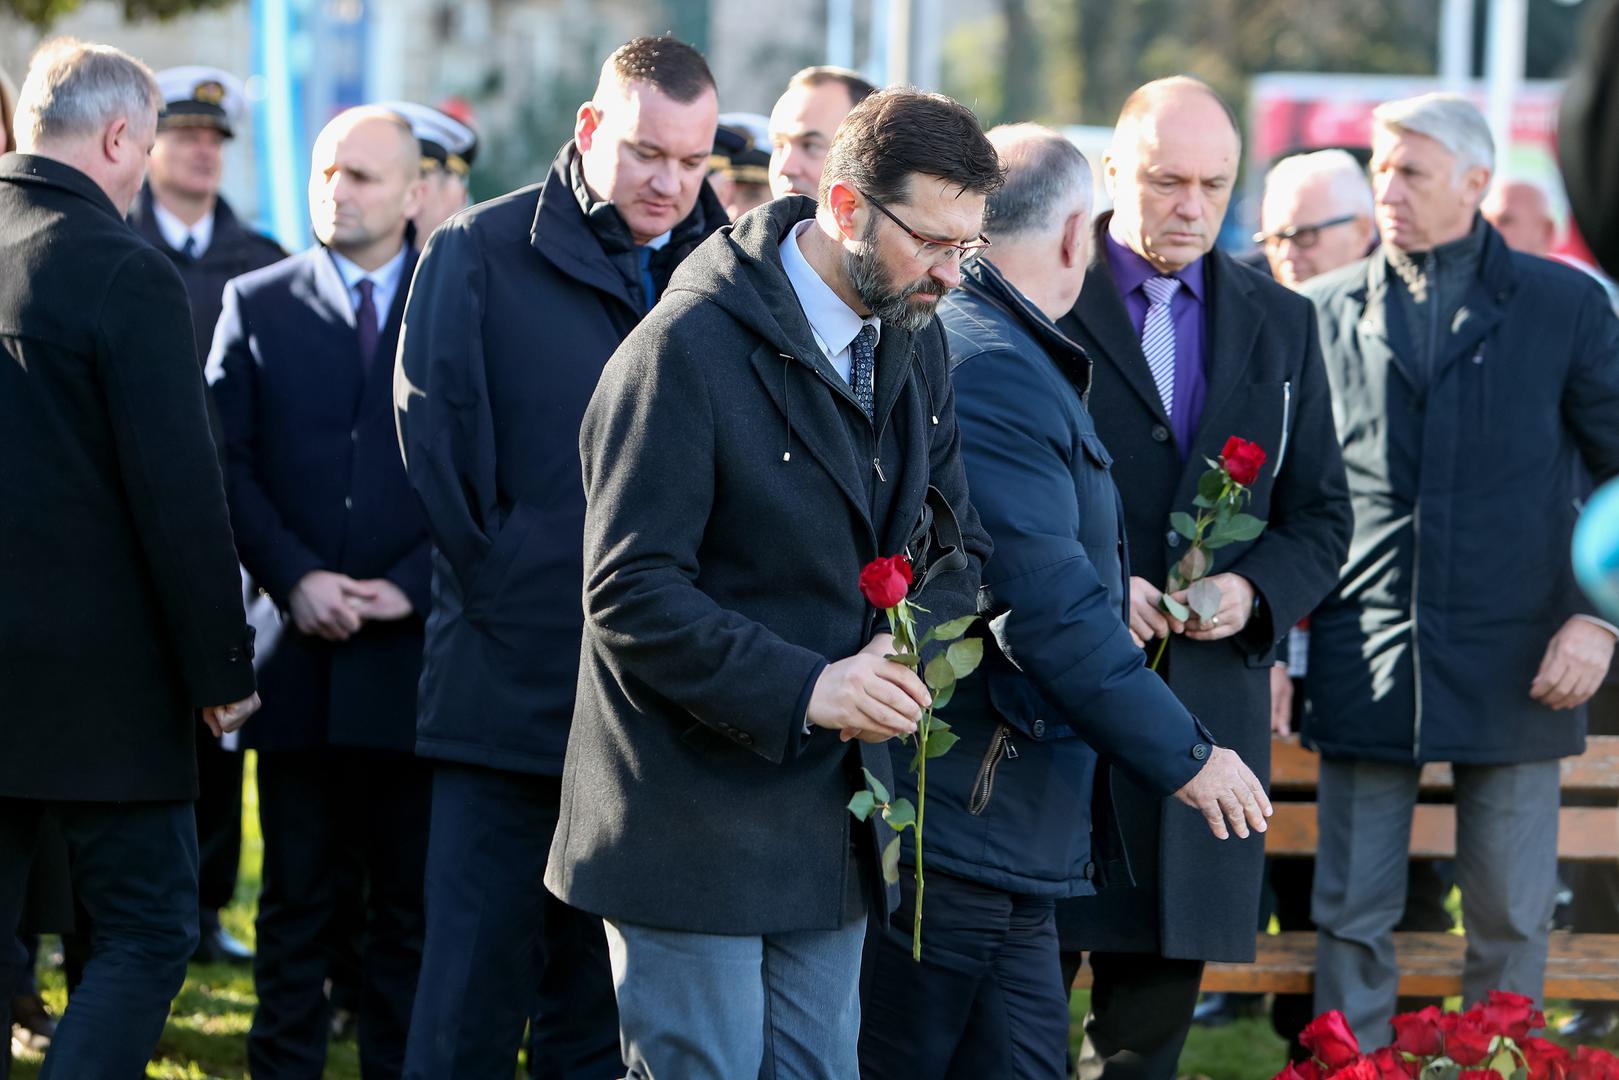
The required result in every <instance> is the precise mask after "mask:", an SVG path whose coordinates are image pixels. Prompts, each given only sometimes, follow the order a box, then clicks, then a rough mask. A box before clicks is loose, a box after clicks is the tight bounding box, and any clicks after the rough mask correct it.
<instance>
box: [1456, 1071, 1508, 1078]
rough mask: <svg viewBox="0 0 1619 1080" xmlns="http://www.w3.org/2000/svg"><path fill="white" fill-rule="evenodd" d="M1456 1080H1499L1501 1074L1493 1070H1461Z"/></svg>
mask: <svg viewBox="0 0 1619 1080" xmlns="http://www.w3.org/2000/svg"><path fill="white" fill-rule="evenodd" d="M1456 1080H1501V1074H1500V1073H1498V1072H1496V1071H1495V1070H1494V1069H1463V1070H1462V1071H1461V1072H1459V1073H1457V1074H1456Z"/></svg>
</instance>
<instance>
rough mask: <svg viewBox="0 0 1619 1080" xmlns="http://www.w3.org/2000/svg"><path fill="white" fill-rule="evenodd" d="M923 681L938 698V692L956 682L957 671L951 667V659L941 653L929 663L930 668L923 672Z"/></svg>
mask: <svg viewBox="0 0 1619 1080" xmlns="http://www.w3.org/2000/svg"><path fill="white" fill-rule="evenodd" d="M922 681H923V682H925V683H927V684H928V689H929V690H932V691H933V692H934V696H935V697H937V696H938V692H939V691H940V690H943V689H944V688H945V687H947V686H952V685H954V684H955V681H956V669H955V668H954V667H952V666H951V664H950V658H949V656H947V655H946V654H944V653H940V654H939V655H938V656H935V657H934V658H933V659H932V660H929V661H928V666H927V667H926V668H925V669H924V670H923V672H922Z"/></svg>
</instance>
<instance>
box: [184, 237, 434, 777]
mask: <svg viewBox="0 0 1619 1080" xmlns="http://www.w3.org/2000/svg"><path fill="white" fill-rule="evenodd" d="M415 262H416V256H415V253H414V252H411V253H409V254H408V255H407V257H406V264H405V268H404V271H403V276H402V277H401V279H400V285H399V289H398V291H397V292H396V293H395V295H394V300H393V304H392V306H391V308H390V310H389V312H388V319H387V323H386V325H385V326H384V328H383V333H382V338H381V340H380V341H379V343H378V345H377V353H376V359H375V360H374V361H373V362H372V364H371V367H370V370H369V371H368V372H367V371H364V370H362V366H361V362H360V354H359V342H358V339H357V336H356V333H355V329H354V312H353V307H352V305H351V304H350V302H349V294H348V289H347V287H346V286H345V285H344V284H343V279H342V276H341V275H340V274H339V273H338V270H337V265H336V264H335V263H334V262H333V261H332V259H331V256H330V255H329V254H328V253H327V252H326V250H325V249H324V248H321V247H314V248H311V249H309V250H308V251H304V252H302V253H300V254H297V255H293V256H291V257H289V258H286V259H283V260H282V261H280V262H278V263H275V264H274V265H271V266H267V267H265V268H264V269H262V270H256V271H254V272H252V273H250V274H244V275H243V276H242V277H239V278H236V279H235V280H233V281H231V282H230V284H229V285H227V286H226V288H225V303H224V311H223V313H222V314H221V315H220V319H219V326H218V327H217V329H216V330H215V333H214V343H213V349H212V351H211V352H210V355H209V359H208V364H209V370H210V371H215V372H220V373H221V374H219V377H218V379H217V381H216V383H215V385H214V394H215V397H216V399H217V401H218V403H219V412H220V418H221V420H222V421H223V423H224V428H225V488H226V495H227V498H228V500H229V502H230V512H231V524H232V526H233V527H234V528H235V531H236V541H237V548H238V550H239V552H240V554H241V559H242V565H243V566H244V567H246V569H247V572H248V573H249V574H251V575H252V577H253V579H254V580H255V581H257V582H258V583H259V584H260V585H261V587H262V588H264V589H265V591H267V592H268V593H269V594H270V597H271V598H272V599H273V600H274V601H275V602H276V604H277V606H279V607H280V608H281V609H282V610H283V611H285V610H286V608H287V605H288V600H289V597H290V596H291V593H292V590H293V588H294V587H295V586H296V585H297V584H298V582H299V580H300V579H301V578H302V577H303V576H304V575H305V574H307V573H309V572H310V571H311V570H331V571H336V572H338V573H342V574H347V575H349V576H350V577H352V578H356V579H366V578H387V579H388V580H389V581H391V582H393V583H394V584H395V585H397V586H399V588H400V589H401V590H402V591H403V592H404V593H405V595H406V596H407V597H409V598H410V602H411V606H412V608H414V612H413V613H412V614H411V615H410V616H408V617H407V618H405V619H402V620H400V621H398V622H382V623H367V624H366V625H365V626H363V627H362V628H361V630H360V631H359V633H357V634H356V635H354V636H353V637H351V638H350V639H349V640H348V641H345V642H341V643H334V642H329V641H326V640H324V639H321V638H318V637H313V636H309V635H305V634H301V633H299V632H298V631H297V629H296V628H295V627H294V626H293V625H292V624H291V621H290V620H289V621H288V624H287V627H286V631H285V633H284V634H283V635H282V637H281V640H280V641H279V643H278V644H277V646H276V648H275V651H274V653H273V654H272V655H271V656H270V657H269V658H268V659H266V660H264V661H263V663H262V666H261V668H260V673H259V681H260V687H261V690H262V692H263V697H264V709H263V713H262V715H261V716H260V717H258V718H257V721H256V722H255V723H254V725H253V727H252V731H251V732H250V733H249V739H248V741H249V744H250V745H252V746H256V747H258V748H260V749H267V750H292V749H308V748H311V747H315V746H321V745H325V744H328V743H329V744H332V745H340V746H368V747H379V748H387V749H397V750H403V751H410V750H411V749H412V748H413V746H414V743H415V726H416V683H417V680H418V678H419V676H420V672H421V655H422V627H423V618H424V616H425V613H426V612H427V610H428V608H429V603H430V600H429V579H430V574H431V568H430V562H429V558H430V556H429V544H428V537H427V525H426V521H425V520H424V518H423V516H422V511H421V507H420V504H419V503H418V501H417V499H416V496H415V494H414V493H413V492H412V491H411V489H410V485H409V483H408V482H407V481H406V478H405V469H404V465H403V463H402V462H401V460H400V456H399V442H398V436H397V434H396V432H395V430H394V419H393V409H392V406H391V404H390V398H391V394H390V386H391V382H392V377H393V370H392V364H391V363H390V362H389V361H390V359H391V358H392V356H393V354H394V348H395V345H396V343H397V342H398V339H399V325H400V320H401V317H402V315H403V312H404V305H405V294H406V292H407V289H408V285H409V282H410V274H411V271H412V269H413V268H414V266H415Z"/></svg>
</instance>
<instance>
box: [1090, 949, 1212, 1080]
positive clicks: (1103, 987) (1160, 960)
mask: <svg viewBox="0 0 1619 1080" xmlns="http://www.w3.org/2000/svg"><path fill="white" fill-rule="evenodd" d="M1090 962H1091V1011H1090V1015H1089V1016H1087V1017H1086V1018H1085V1044H1084V1047H1083V1048H1082V1050H1081V1052H1080V1065H1079V1075H1080V1076H1081V1077H1087V1078H1090V1077H1101V1078H1103V1080H1174V1078H1175V1075H1176V1073H1175V1066H1176V1065H1177V1064H1178V1063H1179V1062H1180V1056H1181V1048H1182V1047H1184V1046H1185V1045H1186V1034H1187V1032H1188V1031H1190V1030H1191V1027H1192V1009H1193V1008H1194V1007H1195V1006H1196V1005H1197V987H1198V983H1200V982H1202V981H1203V961H1201V960H1172V959H1168V958H1166V957H1162V956H1154V955H1152V954H1150V953H1099V952H1093V953H1091V954H1090ZM1062 963H1063V969H1062V975H1063V985H1064V986H1072V985H1073V984H1074V977H1075V976H1076V975H1078V974H1079V965H1080V954H1079V953H1063V956H1062Z"/></svg>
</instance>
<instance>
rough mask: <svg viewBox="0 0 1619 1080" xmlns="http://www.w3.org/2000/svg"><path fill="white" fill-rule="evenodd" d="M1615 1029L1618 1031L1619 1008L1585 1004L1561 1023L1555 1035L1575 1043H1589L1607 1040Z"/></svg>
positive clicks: (1592, 1003) (1591, 1003)
mask: <svg viewBox="0 0 1619 1080" xmlns="http://www.w3.org/2000/svg"><path fill="white" fill-rule="evenodd" d="M1615 1029H1619V1008H1615V1007H1614V1006H1612V1005H1598V1004H1596V1003H1594V1002H1586V1003H1585V1004H1584V1006H1583V1007H1581V1008H1579V1009H1576V1010H1575V1012H1574V1015H1573V1016H1571V1017H1569V1018H1568V1019H1567V1020H1565V1021H1563V1025H1562V1026H1561V1027H1559V1028H1558V1029H1557V1034H1559V1035H1561V1036H1563V1037H1564V1038H1565V1039H1573V1040H1574V1041H1576V1042H1582V1043H1591V1042H1597V1041H1598V1040H1601V1039H1605V1038H1607V1037H1608V1036H1609V1035H1612V1034H1613V1033H1614V1031H1615Z"/></svg>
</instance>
